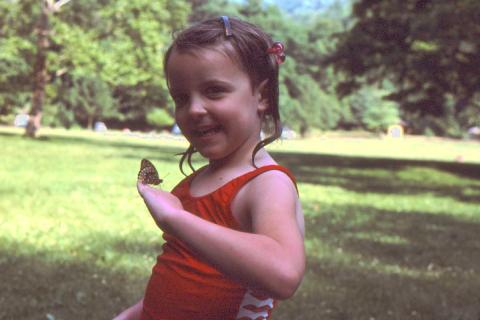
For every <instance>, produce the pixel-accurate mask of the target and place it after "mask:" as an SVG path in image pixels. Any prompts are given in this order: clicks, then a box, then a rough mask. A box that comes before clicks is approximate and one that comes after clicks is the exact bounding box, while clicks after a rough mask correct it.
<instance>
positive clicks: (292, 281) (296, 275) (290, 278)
mask: <svg viewBox="0 0 480 320" xmlns="http://www.w3.org/2000/svg"><path fill="white" fill-rule="evenodd" d="M302 279H303V270H301V271H291V272H285V273H284V275H283V276H282V277H281V279H280V281H278V282H277V283H276V288H275V290H274V292H273V294H272V296H273V298H274V299H276V300H286V299H290V298H291V297H292V296H293V295H294V294H295V292H296V291H297V289H298V287H299V286H300V283H301V282H302Z"/></svg>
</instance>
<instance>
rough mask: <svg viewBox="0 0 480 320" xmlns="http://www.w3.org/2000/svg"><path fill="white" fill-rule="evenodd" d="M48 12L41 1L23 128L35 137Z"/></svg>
mask: <svg viewBox="0 0 480 320" xmlns="http://www.w3.org/2000/svg"><path fill="white" fill-rule="evenodd" d="M49 14H50V12H49V8H48V4H47V2H46V1H45V0H43V1H42V12H41V14H40V19H39V21H38V25H37V30H36V32H37V53H36V57H35V67H34V70H33V81H34V83H33V94H32V106H31V109H30V113H29V115H30V118H29V120H28V124H27V127H26V130H25V135H27V136H28V137H31V138H35V136H36V134H37V131H38V129H40V124H41V119H42V110H43V101H44V98H45V85H46V83H47V80H48V75H47V50H48V48H49V45H50V39H49V32H50V30H49V24H48V15H49Z"/></svg>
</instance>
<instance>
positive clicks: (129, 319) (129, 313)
mask: <svg viewBox="0 0 480 320" xmlns="http://www.w3.org/2000/svg"><path fill="white" fill-rule="evenodd" d="M142 308H143V299H142V300H140V301H139V302H137V303H136V304H134V305H133V306H131V307H130V308H128V309H126V310H124V311H123V312H122V313H120V314H119V315H118V316H116V317H115V318H113V320H140V316H141V315H142Z"/></svg>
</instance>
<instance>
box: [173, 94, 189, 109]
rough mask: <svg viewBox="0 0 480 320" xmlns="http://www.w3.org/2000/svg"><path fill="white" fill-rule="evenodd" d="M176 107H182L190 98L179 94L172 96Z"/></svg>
mask: <svg viewBox="0 0 480 320" xmlns="http://www.w3.org/2000/svg"><path fill="white" fill-rule="evenodd" d="M172 99H173V102H175V106H176V107H182V106H184V105H185V104H186V103H187V102H188V96H187V95H185V94H177V95H173V96H172Z"/></svg>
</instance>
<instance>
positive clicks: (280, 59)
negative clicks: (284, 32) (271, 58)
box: [267, 42, 286, 64]
mask: <svg viewBox="0 0 480 320" xmlns="http://www.w3.org/2000/svg"><path fill="white" fill-rule="evenodd" d="M267 53H273V54H274V55H275V60H277V63H278V64H282V63H284V62H285V57H286V56H285V47H284V45H283V43H281V42H274V43H273V44H272V46H271V47H270V48H268V49H267Z"/></svg>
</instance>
